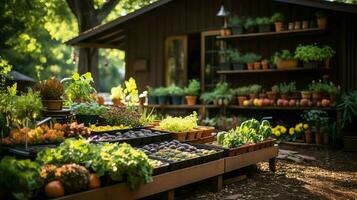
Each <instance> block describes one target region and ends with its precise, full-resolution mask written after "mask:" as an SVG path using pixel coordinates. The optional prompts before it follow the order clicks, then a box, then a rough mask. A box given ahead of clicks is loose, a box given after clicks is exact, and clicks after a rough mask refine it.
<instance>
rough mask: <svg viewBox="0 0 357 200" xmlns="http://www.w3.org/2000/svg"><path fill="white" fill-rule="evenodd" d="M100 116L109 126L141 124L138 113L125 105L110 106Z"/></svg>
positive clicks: (135, 125)
mask: <svg viewBox="0 0 357 200" xmlns="http://www.w3.org/2000/svg"><path fill="white" fill-rule="evenodd" d="M100 116H101V118H103V119H104V120H105V122H106V123H107V124H108V125H111V126H117V125H124V126H129V127H132V128H135V127H140V126H142V124H141V122H140V114H139V113H138V112H137V111H135V110H130V109H128V108H126V107H112V108H110V109H109V110H108V111H106V112H105V113H103V114H101V115H100Z"/></svg>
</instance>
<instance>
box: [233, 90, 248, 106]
mask: <svg viewBox="0 0 357 200" xmlns="http://www.w3.org/2000/svg"><path fill="white" fill-rule="evenodd" d="M249 92H250V88H249V87H247V86H243V87H239V88H237V90H236V94H237V96H238V102H239V105H240V106H243V102H244V101H245V100H247V99H248V95H249Z"/></svg>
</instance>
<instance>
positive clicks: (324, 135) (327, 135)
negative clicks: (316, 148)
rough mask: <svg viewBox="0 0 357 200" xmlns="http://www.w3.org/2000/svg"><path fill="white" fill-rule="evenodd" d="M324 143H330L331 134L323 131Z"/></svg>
mask: <svg viewBox="0 0 357 200" xmlns="http://www.w3.org/2000/svg"><path fill="white" fill-rule="evenodd" d="M322 136H323V144H324V145H328V144H329V143H330V134H328V133H323V134H322Z"/></svg>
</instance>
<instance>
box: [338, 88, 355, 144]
mask: <svg viewBox="0 0 357 200" xmlns="http://www.w3.org/2000/svg"><path fill="white" fill-rule="evenodd" d="M338 107H339V108H341V109H342V110H343V111H342V127H343V129H344V132H345V134H344V136H343V147H344V150H345V151H357V127H356V122H357V91H350V92H348V93H346V94H344V95H342V98H341V103H339V105H338Z"/></svg>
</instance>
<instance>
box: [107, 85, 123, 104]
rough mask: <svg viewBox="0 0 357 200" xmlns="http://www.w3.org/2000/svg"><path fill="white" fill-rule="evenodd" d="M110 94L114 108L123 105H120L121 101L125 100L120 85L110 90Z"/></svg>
mask: <svg viewBox="0 0 357 200" xmlns="http://www.w3.org/2000/svg"><path fill="white" fill-rule="evenodd" d="M110 93H111V94H110V98H111V99H112V102H113V105H115V106H122V105H124V104H123V103H122V100H123V99H124V98H125V97H124V91H123V88H122V87H121V86H120V85H119V86H117V87H112V89H111V90H110Z"/></svg>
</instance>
